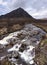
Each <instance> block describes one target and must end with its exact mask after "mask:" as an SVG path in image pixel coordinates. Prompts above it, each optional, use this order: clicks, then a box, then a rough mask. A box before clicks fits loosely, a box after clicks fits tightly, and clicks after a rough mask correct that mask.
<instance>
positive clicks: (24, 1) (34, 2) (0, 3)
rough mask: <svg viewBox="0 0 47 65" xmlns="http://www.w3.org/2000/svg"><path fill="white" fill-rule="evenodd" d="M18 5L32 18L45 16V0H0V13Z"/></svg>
mask: <svg viewBox="0 0 47 65" xmlns="http://www.w3.org/2000/svg"><path fill="white" fill-rule="evenodd" d="M19 7H21V8H23V9H24V10H25V11H27V12H28V13H29V14H30V15H31V16H33V17H34V18H37V19H38V18H47V0H0V15H4V14H6V13H9V12H10V11H13V10H15V9H17V8H19Z"/></svg>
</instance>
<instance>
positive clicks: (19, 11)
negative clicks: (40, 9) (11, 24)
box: [0, 7, 32, 18]
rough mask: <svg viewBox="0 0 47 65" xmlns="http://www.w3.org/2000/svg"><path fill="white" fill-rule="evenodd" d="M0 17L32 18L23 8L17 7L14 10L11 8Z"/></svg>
mask: <svg viewBox="0 0 47 65" xmlns="http://www.w3.org/2000/svg"><path fill="white" fill-rule="evenodd" d="M0 18H32V16H30V15H29V14H28V13H27V12H26V11H25V10H24V9H23V8H21V7H19V8H18V9H16V10H13V11H11V12H9V13H7V14H5V15H3V16H0Z"/></svg>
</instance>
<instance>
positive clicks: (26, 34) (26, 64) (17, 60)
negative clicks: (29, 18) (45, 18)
mask: <svg viewBox="0 0 47 65" xmlns="http://www.w3.org/2000/svg"><path fill="white" fill-rule="evenodd" d="M45 35H46V32H44V31H43V30H42V29H40V28H38V27H36V26H34V25H32V24H25V25H24V28H23V29H21V30H19V31H16V32H13V33H10V34H9V35H8V36H6V37H4V38H3V39H2V40H0V65H39V62H38V61H37V58H36V60H35V57H36V55H37V54H38V56H40V55H39V53H36V51H38V47H39V43H40V42H41V40H42V39H43V38H44V37H45ZM36 49H37V50H36ZM41 57H42V56H41ZM40 65H41V64H40Z"/></svg>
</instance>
